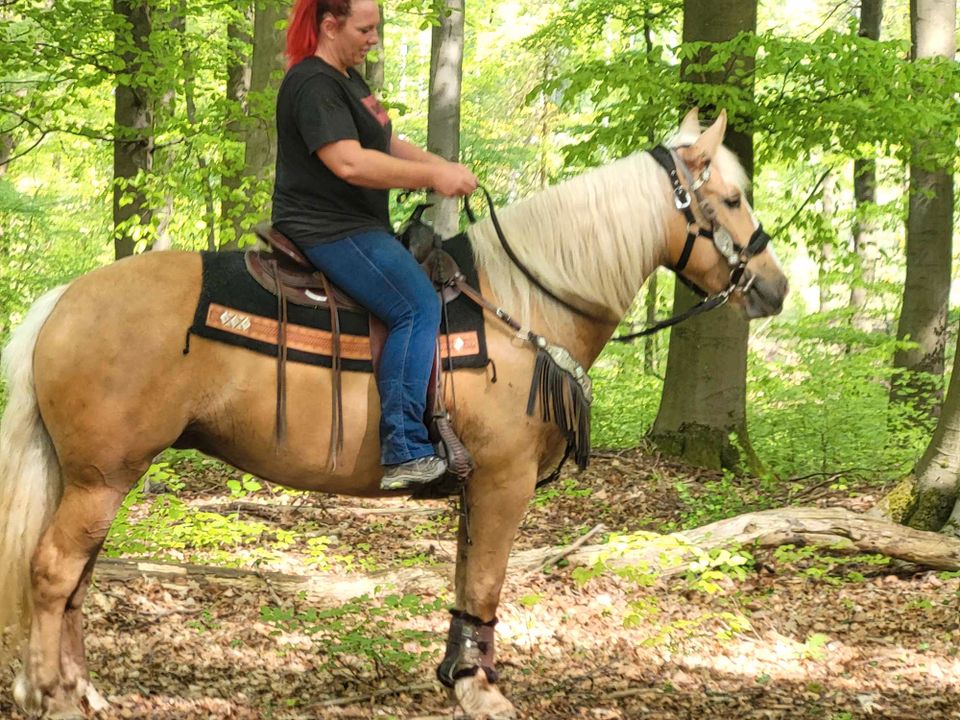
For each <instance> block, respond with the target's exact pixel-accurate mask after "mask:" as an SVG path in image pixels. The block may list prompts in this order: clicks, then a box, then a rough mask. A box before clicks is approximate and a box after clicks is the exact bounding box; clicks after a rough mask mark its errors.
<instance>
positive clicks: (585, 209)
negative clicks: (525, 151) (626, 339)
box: [470, 154, 669, 361]
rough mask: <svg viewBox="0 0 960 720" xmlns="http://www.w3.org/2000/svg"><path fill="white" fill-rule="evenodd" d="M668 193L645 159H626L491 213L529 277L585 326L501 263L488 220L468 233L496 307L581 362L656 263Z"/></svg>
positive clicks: (658, 173) (607, 333)
mask: <svg viewBox="0 0 960 720" xmlns="http://www.w3.org/2000/svg"><path fill="white" fill-rule="evenodd" d="M668 191H669V186H668V185H667V184H666V182H665V180H664V178H663V177H662V172H661V171H660V170H659V166H657V165H656V162H655V161H654V160H652V159H651V158H649V156H647V155H646V154H642V155H638V156H631V157H630V158H625V159H624V160H621V161H617V162H616V163H613V164H611V165H610V166H607V167H604V168H600V169H597V170H594V171H591V172H589V173H586V174H585V175H583V176H581V177H580V178H575V179H573V180H570V181H567V182H565V183H562V184H561V185H559V186H557V187H555V188H550V189H548V190H545V191H543V192H541V193H537V194H536V195H534V196H531V197H530V198H528V199H527V200H524V201H522V202H521V203H519V204H517V205H516V206H513V207H510V208H505V209H504V210H503V211H502V213H501V214H500V217H501V222H502V225H503V231H504V235H505V236H506V237H507V239H508V241H509V243H510V244H511V246H512V247H513V250H514V252H515V253H516V254H517V255H518V256H519V257H520V259H521V261H522V262H523V264H524V265H526V266H527V268H528V269H529V271H530V272H531V273H532V274H533V275H534V276H535V277H537V278H538V279H539V280H540V281H541V282H542V283H543V285H545V286H546V287H548V288H550V290H551V291H552V292H554V293H555V294H556V295H557V296H558V297H560V298H562V299H563V300H564V301H567V302H569V303H570V304H571V305H572V306H574V307H576V308H579V309H581V310H585V311H586V312H588V313H589V314H590V315H592V316H596V317H600V318H607V319H609V322H603V323H600V325H601V327H599V328H598V327H596V325H597V323H596V322H595V321H591V320H589V319H588V320H584V319H582V318H580V317H578V316H577V315H576V314H575V313H573V312H571V311H570V310H568V309H566V308H563V307H562V306H560V305H559V304H558V303H556V302H554V301H553V300H551V299H549V298H548V297H547V296H546V295H545V294H544V293H543V291H542V290H540V289H538V288H537V287H535V285H534V284H533V283H530V282H529V281H528V280H527V279H526V278H525V277H523V275H522V273H521V272H520V270H518V269H517V267H516V266H515V265H514V264H513V263H512V262H511V261H510V260H509V259H508V258H507V255H506V253H505V252H504V251H503V249H502V248H501V247H500V241H499V240H498V239H497V235H496V232H495V231H494V229H493V227H492V225H491V223H490V221H489V218H487V219H485V220H483V221H481V222H480V223H478V224H477V225H476V226H474V228H473V229H472V230H471V233H470V234H471V237H472V239H473V241H474V247H475V249H476V251H477V255H478V260H479V261H480V265H481V267H482V268H483V269H484V270H486V271H487V272H488V274H489V277H490V286H491V288H492V289H493V290H494V294H495V296H496V297H497V300H498V302H499V304H501V305H503V307H504V309H505V310H507V311H508V312H509V313H511V315H513V316H514V317H516V318H517V320H519V321H520V322H521V323H522V324H523V325H526V326H529V327H531V328H532V329H533V330H534V332H537V333H538V334H542V335H544V336H546V337H548V338H549V339H550V340H551V341H553V342H556V343H559V344H563V345H564V346H565V347H567V348H568V349H569V350H571V351H576V352H575V354H576V355H577V356H578V359H581V358H587V359H589V360H590V361H592V360H593V359H595V358H596V355H597V354H598V353H599V352H600V350H601V349H602V347H603V345H604V343H605V341H606V340H607V339H608V338H609V336H610V334H611V333H612V332H613V330H614V329H615V327H616V320H617V319H618V318H619V317H620V316H621V315H622V314H623V313H625V312H626V309H627V306H629V304H630V301H631V299H632V298H633V297H634V296H635V295H636V293H637V292H638V291H639V289H640V286H641V285H642V284H643V281H644V279H645V278H646V276H647V275H648V274H649V273H650V272H652V271H653V269H654V268H655V267H656V266H657V264H659V263H662V262H663V261H664V260H665V255H664V253H665V245H664V237H665V235H666V224H667V221H666V217H665V216H666V209H667V205H666V202H667V194H668Z"/></svg>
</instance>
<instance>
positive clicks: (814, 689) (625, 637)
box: [0, 451, 960, 720]
mask: <svg viewBox="0 0 960 720" xmlns="http://www.w3.org/2000/svg"><path fill="white" fill-rule="evenodd" d="M188 470H189V468H188ZM181 472H182V470H181ZM183 477H184V480H185V481H186V482H187V487H186V488H185V489H183V490H181V491H180V492H179V493H178V496H179V497H180V498H181V499H182V500H184V501H185V503H186V507H187V508H191V509H193V510H196V509H198V508H203V509H206V510H209V509H212V508H218V507H220V508H222V507H224V506H227V505H229V504H230V503H231V502H233V501H235V500H236V499H237V498H236V494H235V495H234V497H232V498H231V496H230V495H229V494H227V493H226V491H225V489H224V486H223V485H224V482H223V478H222V477H217V472H216V471H214V470H211V469H210V467H209V466H202V467H198V469H197V472H196V473H192V474H190V475H189V477H188V475H187V474H184V475H183ZM775 487H777V488H779V490H778V492H779V493H780V496H777V494H776V493H775V492H772V491H769V489H768V488H767V487H765V486H764V484H762V483H760V482H758V481H739V480H735V479H731V478H723V477H721V476H718V475H710V474H704V473H691V471H690V470H689V469H688V468H682V467H678V466H675V465H672V464H669V463H666V462H664V461H662V460H659V459H657V458H656V457H655V456H650V455H643V454H641V453H640V452H639V451H629V452H624V453H620V454H613V453H608V454H598V456H597V457H595V458H594V461H593V463H592V465H591V467H590V469H589V470H588V471H586V472H584V473H580V474H578V475H571V476H567V477H565V478H564V479H562V480H561V481H560V482H559V483H557V484H555V485H554V486H552V487H548V488H545V489H543V490H541V491H540V492H539V493H538V495H537V497H536V499H535V500H534V502H533V504H532V506H531V508H530V511H529V513H528V514H527V516H526V518H525V520H524V522H523V525H522V527H521V530H520V533H519V535H518V537H517V540H516V548H517V549H518V550H522V549H531V548H544V547H550V546H562V545H565V544H568V543H570V542H572V541H574V540H576V539H577V538H578V537H581V536H582V535H583V534H585V533H586V532H588V531H589V530H590V528H592V527H594V526H595V525H597V524H598V523H603V524H604V525H605V526H606V528H607V529H608V530H610V531H637V530H647V531H654V532H669V531H672V530H676V529H678V528H681V527H690V526H692V525H698V524H705V523H706V522H709V521H711V520H714V519H717V518H718V517H721V516H723V515H725V514H726V515H735V514H738V513H740V512H743V511H746V510H749V509H755V508H757V507H777V506H780V505H787V504H804V505H812V504H819V505H824V506H826V505H841V506H844V507H847V508H850V509H854V510H862V509H865V508H866V507H869V506H870V505H871V504H872V503H873V502H874V500H875V499H876V496H877V495H878V494H879V493H880V489H878V488H877V487H876V486H872V487H871V486H867V485H860V486H858V483H857V482H856V481H855V480H852V479H849V478H848V479H846V481H845V479H844V478H838V477H833V478H808V479H807V480H804V481H803V482H802V483H796V484H794V485H792V486H789V485H788V486H786V488H787V489H784V488H785V486H784V485H783V484H778V485H775ZM791 492H792V495H791V494H790V493H791ZM152 501H153V500H152V498H149V497H148V500H147V501H146V502H147V503H148V504H149V503H150V502H152ZM257 503H262V504H263V505H273V506H274V508H276V507H280V508H281V509H280V510H279V511H277V510H275V509H269V510H264V511H262V512H259V511H258V510H257V508H256V507H255V505H256V504H257ZM291 503H292V505H291ZM242 506H243V507H244V508H245V509H243V510H241V512H240V518H239V519H240V520H244V519H247V520H250V521H255V522H256V523H263V524H264V525H265V526H266V528H267V529H266V530H263V529H262V528H261V530H262V532H260V534H259V536H258V537H259V548H260V549H261V550H262V549H263V548H269V550H270V552H269V553H263V554H261V555H260V556H258V555H257V552H256V550H257V540H251V539H249V538H246V539H244V538H243V537H239V536H238V537H235V538H234V540H235V545H234V549H233V550H232V551H231V553H230V556H231V557H233V558H243V557H244V556H245V555H247V554H249V556H250V558H254V559H252V560H250V561H249V562H246V565H245V566H246V567H247V568H248V569H249V568H251V567H252V565H253V564H257V563H258V564H259V565H258V566H259V568H260V569H261V570H263V571H264V573H263V574H262V576H260V577H258V576H256V575H254V576H252V577H253V582H236V583H231V582H221V581H219V580H218V579H216V578H214V577H212V576H211V577H210V578H207V577H205V576H204V575H203V574H191V575H188V576H183V577H176V576H170V575H154V574H151V573H147V574H142V575H139V576H133V577H130V578H122V577H112V576H110V575H109V574H107V575H105V576H101V577H99V578H98V579H96V580H95V587H94V588H93V589H92V590H91V593H90V596H89V597H88V598H87V602H86V608H87V622H86V627H87V636H88V642H87V648H88V656H89V660H90V665H91V667H92V668H93V669H94V670H95V678H96V683H97V685H98V687H99V689H100V690H101V692H102V693H103V695H104V696H105V697H107V698H108V700H109V701H110V703H111V705H112V707H111V709H110V710H109V711H108V712H106V713H104V715H103V717H105V718H109V719H113V718H151V719H160V720H173V719H174V718H177V719H178V720H183V719H194V718H237V719H238V720H248V719H249V720H260V719H264V720H266V719H268V718H277V719H280V718H290V719H293V718H321V719H326V718H431V719H434V718H436V719H437V720H439V719H440V718H451V717H453V715H454V710H453V708H452V707H451V705H450V704H449V701H448V700H447V696H446V693H445V691H443V688H442V687H441V686H440V685H439V684H438V683H437V682H436V681H435V680H434V679H433V678H434V676H433V671H434V667H435V665H436V663H437V662H439V660H440V657H441V656H442V652H443V650H442V646H443V640H444V638H445V635H446V629H447V621H448V617H447V614H446V612H445V611H444V610H443V609H442V608H444V607H446V606H448V605H449V604H450V597H451V594H450V590H449V589H446V590H444V589H441V588H443V587H445V583H437V582H433V583H426V584H424V583H423V582H419V581H417V580H415V579H413V580H411V583H410V586H409V587H385V588H382V589H381V590H379V592H377V593H373V594H368V595H366V596H364V597H361V598H360V599H359V600H354V601H350V602H346V601H344V600H339V601H330V600H328V601H326V602H324V601H319V600H316V599H314V598H312V597H311V598H309V599H308V596H307V595H306V594H305V593H302V592H295V591H294V592H291V591H289V590H287V589H286V586H284V587H278V586H277V584H276V583H271V582H270V580H269V579H268V577H267V574H266V572H265V571H267V570H270V571H279V572H283V573H287V574H290V575H302V576H305V577H306V576H310V575H317V574H318V573H322V577H324V578H332V579H333V578H337V577H342V578H343V579H349V578H356V577H360V576H361V575H362V574H364V573H366V574H370V573H377V572H380V573H383V572H384V571H386V570H390V569H398V568H399V569H404V568H405V569H410V570H417V569H419V570H423V571H425V572H427V574H429V570H430V568H432V567H434V568H435V567H446V563H450V562H452V560H453V557H452V549H453V541H454V537H455V527H456V516H455V513H454V512H453V510H452V506H451V505H449V504H448V503H445V502H433V503H414V502H412V501H404V500H378V501H372V500H357V499H353V498H336V497H328V496H319V495H317V496H302V495H301V496H293V495H287V494H271V493H270V492H269V488H264V489H262V490H259V491H257V492H254V493H253V494H251V495H249V496H247V497H244V498H243V505H242ZM191 512H192V510H191ZM191 517H196V516H195V515H191ZM203 517H206V516H203ZM207 520H208V521H209V520H210V519H209V518H207ZM177 522H182V518H181V520H176V518H174V520H173V521H172V524H176V523H177ZM217 527H219V526H217ZM253 527H255V528H256V527H259V525H253ZM228 529H229V528H228ZM219 531H223V527H220V530H219ZM219 531H218V532H219ZM210 532H211V537H220V536H219V535H216V533H215V532H214V531H213V530H211V531H210ZM310 538H313V540H312V541H311V540H310ZM278 539H279V540H282V541H283V542H279V541H278ZM598 541H599V539H598V538H595V539H594V540H592V542H598ZM281 545H283V546H285V547H280V546H281ZM750 552H751V557H752V558H753V560H754V562H753V564H751V565H748V566H747V567H746V571H745V573H743V576H742V577H738V570H737V567H735V562H733V561H732V562H730V563H728V564H726V565H723V566H721V567H719V568H717V569H718V570H719V571H720V572H719V574H716V575H713V574H707V575H703V574H700V575H697V576H690V575H688V576H679V577H675V578H673V579H670V580H663V579H660V580H657V579H650V578H649V577H648V576H644V575H642V574H639V575H634V576H633V577H630V576H622V575H618V574H614V573H612V572H602V573H592V574H593V575H595V577H592V578H585V577H583V575H584V574H585V573H584V570H583V569H580V570H577V569H574V568H571V567H554V568H551V569H549V570H543V569H538V570H534V571H524V572H511V573H509V574H508V578H507V582H506V585H505V587H504V590H503V595H502V603H501V606H500V610H499V618H500V623H499V625H498V664H499V669H500V674H501V681H500V687H501V688H502V690H503V691H504V693H505V694H506V696H507V697H508V698H510V699H511V700H512V701H513V702H514V703H515V704H516V706H517V707H518V709H519V711H520V714H521V716H522V717H524V718H531V719H533V718H535V719H537V720H552V719H566V718H596V719H619V718H624V719H626V718H630V719H633V718H636V719H641V718H643V719H650V720H654V719H658V720H659V719H663V720H667V719H670V720H673V719H678V720H679V719H685V718H691V719H693V718H696V719H699V718H722V719H725V720H726V719H730V720H737V719H739V718H764V719H769V718H791V719H792V720H793V719H796V720H799V719H801V718H825V719H828V720H844V719H850V718H904V719H906V718H916V719H918V720H920V719H922V720H934V719H937V718H960V656H958V650H960V632H958V623H960V608H958V604H960V578H958V577H955V576H953V575H951V574H947V573H936V572H930V571H928V570H925V569H924V568H918V567H915V566H907V565H902V564H898V565H894V564H891V563H888V562H885V561H884V560H883V559H881V558H879V557H877V556H850V555H841V554H834V553H830V552H827V551H816V552H814V551H810V550H803V549H800V550H792V551H791V550H787V551H784V550H780V551H773V550H752V551H750ZM147 554H150V553H148V552H142V553H140V555H147ZM154 555H161V556H163V557H165V558H166V559H167V560H168V561H171V562H176V561H178V560H182V561H185V562H187V561H189V562H192V563H198V562H202V557H201V556H200V554H197V553H192V554H191V553H190V552H189V551H188V550H185V549H179V550H178V549H173V550H166V551H163V552H159V551H158V552H157V553H154ZM257 558H259V559H257ZM741 569H742V568H741ZM249 579H250V578H249V577H248V578H247V580H249ZM435 580H436V578H435ZM405 593H409V594H410V595H409V596H408V597H406V598H405V599H402V598H403V595H404V594H405ZM391 606H393V607H391ZM263 608H268V609H267V610H263ZM269 608H280V609H279V610H269ZM385 608H386V609H385ZM324 609H325V610H326V612H320V611H321V610H324ZM271 613H272V617H273V618H274V620H275V621H279V622H283V621H285V622H286V625H283V626H282V627H281V626H280V625H278V623H277V622H271V620H270V617H271ZM298 618H299V619H298ZM10 683H11V675H10V672H9V671H8V670H4V671H2V673H0V687H2V690H0V717H2V718H11V719H12V720H20V718H22V717H23V716H22V715H20V714H18V713H17V712H16V711H15V710H14V708H13V706H12V705H11V700H10V693H9V690H8V689H9V688H10Z"/></svg>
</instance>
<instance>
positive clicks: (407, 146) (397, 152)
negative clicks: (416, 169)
mask: <svg viewBox="0 0 960 720" xmlns="http://www.w3.org/2000/svg"><path fill="white" fill-rule="evenodd" d="M390 154H391V155H393V156H394V157H396V158H400V159H401V160H412V161H413V162H428V163H443V162H447V161H446V160H444V159H443V158H442V157H440V156H439V155H434V154H433V153H432V152H428V151H426V150H423V149H422V148H420V147H418V146H416V145H414V144H413V143H409V142H407V141H406V140H403V139H401V138H399V137H398V136H397V135H396V133H394V134H393V135H392V136H391V138H390Z"/></svg>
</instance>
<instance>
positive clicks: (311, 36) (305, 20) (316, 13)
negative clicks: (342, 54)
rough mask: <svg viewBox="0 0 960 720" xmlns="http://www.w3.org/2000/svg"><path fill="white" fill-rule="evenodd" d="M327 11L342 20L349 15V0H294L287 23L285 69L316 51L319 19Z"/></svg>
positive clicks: (318, 36)
mask: <svg viewBox="0 0 960 720" xmlns="http://www.w3.org/2000/svg"><path fill="white" fill-rule="evenodd" d="M327 13H330V14H331V15H333V16H334V17H335V18H338V19H341V20H342V19H343V18H345V17H347V16H348V15H350V0H296V3H295V4H294V6H293V10H292V11H291V13H290V22H289V24H288V25H287V49H286V53H285V54H286V56H287V69H289V68H292V67H293V66H294V65H296V64H297V63H298V62H300V61H301V60H303V59H304V58H308V57H310V56H311V55H313V54H314V53H315V52H316V51H317V43H318V42H319V38H320V20H321V19H322V18H323V16H324V15H326V14H327Z"/></svg>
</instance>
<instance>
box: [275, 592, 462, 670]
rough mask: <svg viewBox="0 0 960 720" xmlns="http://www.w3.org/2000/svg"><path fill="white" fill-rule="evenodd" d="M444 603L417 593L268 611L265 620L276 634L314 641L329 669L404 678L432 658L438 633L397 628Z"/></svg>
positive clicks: (363, 596)
mask: <svg viewBox="0 0 960 720" xmlns="http://www.w3.org/2000/svg"><path fill="white" fill-rule="evenodd" d="M442 607H443V602H442V600H441V599H439V598H438V599H436V600H433V601H430V602H425V601H424V600H423V599H422V598H420V597H419V596H418V595H386V596H383V597H380V598H372V597H371V596H369V595H362V596H360V597H358V598H356V599H355V600H352V601H350V602H348V603H346V604H344V605H339V606H337V607H332V608H326V609H322V610H318V609H316V608H309V609H306V610H292V609H289V608H278V607H270V606H267V607H263V608H261V609H260V616H261V619H262V620H263V621H264V622H267V623H270V624H271V625H273V626H274V627H275V628H276V633H277V634H280V633H286V634H294V635H304V636H306V637H308V638H310V640H311V642H312V644H313V647H314V648H315V650H316V652H317V654H318V656H319V657H320V658H321V662H322V667H323V668H324V669H326V670H330V671H335V672H343V671H347V672H349V673H351V674H353V675H355V676H358V677H359V676H361V675H369V674H371V673H372V674H374V675H375V676H376V678H377V679H378V680H380V679H384V678H387V677H396V676H399V675H405V674H408V673H410V672H412V671H413V670H415V669H416V668H418V667H419V666H420V665H421V664H422V663H424V662H426V661H428V660H431V659H432V658H433V656H434V653H435V651H436V647H437V645H438V644H439V639H438V636H437V635H436V633H434V632H432V631H430V630H416V629H411V628H405V627H398V625H399V624H402V623H411V622H415V621H417V620H421V619H423V618H425V617H428V616H430V615H432V614H433V613H436V612H437V611H439V610H440V609H442Z"/></svg>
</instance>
